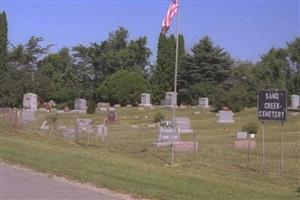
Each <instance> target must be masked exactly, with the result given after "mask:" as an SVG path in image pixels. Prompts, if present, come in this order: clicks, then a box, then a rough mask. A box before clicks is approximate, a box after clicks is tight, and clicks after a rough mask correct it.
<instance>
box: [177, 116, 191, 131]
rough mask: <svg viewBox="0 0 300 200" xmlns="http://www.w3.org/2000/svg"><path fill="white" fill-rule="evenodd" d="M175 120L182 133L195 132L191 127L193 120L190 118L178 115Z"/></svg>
mask: <svg viewBox="0 0 300 200" xmlns="http://www.w3.org/2000/svg"><path fill="white" fill-rule="evenodd" d="M175 121H176V125H177V126H178V128H179V132H180V133H193V130H192V129H191V120H190V119H189V118H187V117H176V118H175Z"/></svg>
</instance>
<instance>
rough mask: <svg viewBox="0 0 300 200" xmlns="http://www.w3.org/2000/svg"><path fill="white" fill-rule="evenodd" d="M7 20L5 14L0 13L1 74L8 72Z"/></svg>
mask: <svg viewBox="0 0 300 200" xmlns="http://www.w3.org/2000/svg"><path fill="white" fill-rule="evenodd" d="M7 31H8V29H7V20H6V14H5V12H2V13H0V73H2V72H3V71H6V68H7V67H6V64H7V44H8V39H7Z"/></svg>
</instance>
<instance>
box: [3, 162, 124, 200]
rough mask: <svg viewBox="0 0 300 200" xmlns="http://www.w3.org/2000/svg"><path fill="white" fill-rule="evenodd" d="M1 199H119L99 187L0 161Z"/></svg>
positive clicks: (119, 199) (119, 198)
mask: <svg viewBox="0 0 300 200" xmlns="http://www.w3.org/2000/svg"><path fill="white" fill-rule="evenodd" d="M0 170H1V171H0V199H1V200H15V199H26V200H35V199H39V200H67V199H68V200H73V199H74V200H77V199H80V200H96V199H97V200H121V199H123V198H121V197H118V196H117V195H113V194H109V192H105V191H103V192H102V191H101V189H99V190H97V189H93V188H92V187H85V186H82V185H80V184H75V183H71V182H68V181H64V180H61V179H58V178H49V177H47V176H46V175H42V174H38V173H34V172H32V171H30V170H26V169H21V168H17V167H14V166H10V165H7V164H1V163H0Z"/></svg>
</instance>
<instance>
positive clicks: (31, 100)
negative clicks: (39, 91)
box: [23, 93, 38, 111]
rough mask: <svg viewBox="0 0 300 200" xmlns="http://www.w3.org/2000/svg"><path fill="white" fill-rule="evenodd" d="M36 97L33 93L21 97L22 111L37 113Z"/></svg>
mask: <svg viewBox="0 0 300 200" xmlns="http://www.w3.org/2000/svg"><path fill="white" fill-rule="evenodd" d="M37 106H38V102H37V95H36V94H34V93H26V94H24V96H23V109H24V110H28V111H37Z"/></svg>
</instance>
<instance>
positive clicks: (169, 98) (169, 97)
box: [165, 92, 177, 107]
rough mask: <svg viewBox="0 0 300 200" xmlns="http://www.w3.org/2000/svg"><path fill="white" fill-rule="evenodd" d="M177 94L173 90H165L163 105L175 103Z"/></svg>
mask: <svg viewBox="0 0 300 200" xmlns="http://www.w3.org/2000/svg"><path fill="white" fill-rule="evenodd" d="M176 102H177V95H176V94H175V92H166V96H165V106H171V107H173V106H174V105H177V103H176Z"/></svg>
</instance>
